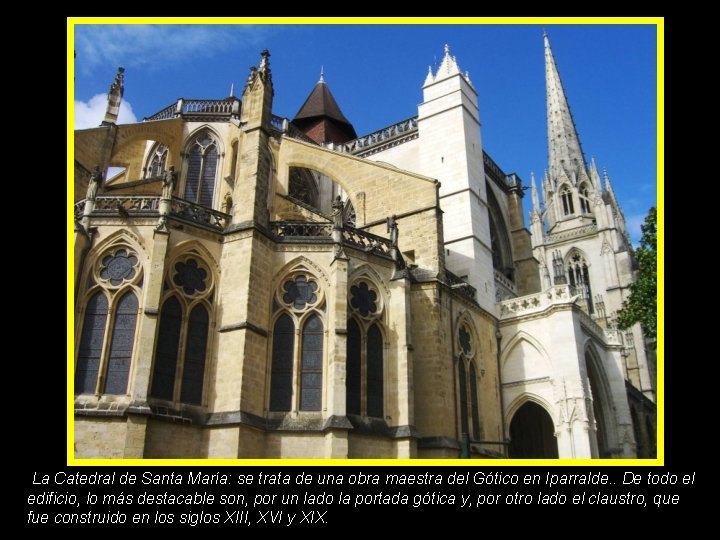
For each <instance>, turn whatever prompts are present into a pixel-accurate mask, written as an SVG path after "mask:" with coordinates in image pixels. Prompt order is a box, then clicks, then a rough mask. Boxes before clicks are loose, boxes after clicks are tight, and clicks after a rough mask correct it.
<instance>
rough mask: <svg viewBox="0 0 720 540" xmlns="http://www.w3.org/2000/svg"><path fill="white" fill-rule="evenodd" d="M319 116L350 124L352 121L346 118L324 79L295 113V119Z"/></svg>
mask: <svg viewBox="0 0 720 540" xmlns="http://www.w3.org/2000/svg"><path fill="white" fill-rule="evenodd" d="M319 116H325V117H327V118H332V119H333V120H337V121H338V122H342V123H343V124H348V125H351V124H350V121H349V120H348V119H347V118H345V115H344V114H343V113H342V111H341V110H340V107H339V105H338V104H337V101H335V98H334V97H333V95H332V92H330V88H328V85H327V84H325V81H323V80H322V79H321V80H320V81H319V82H318V83H317V84H316V85H315V88H313V90H312V92H310V95H309V96H308V98H307V99H306V100H305V103H303V106H302V107H300V110H299V111H298V112H297V114H296V115H295V118H294V120H301V119H303V118H316V117H319Z"/></svg>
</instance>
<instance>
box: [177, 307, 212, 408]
mask: <svg viewBox="0 0 720 540" xmlns="http://www.w3.org/2000/svg"><path fill="white" fill-rule="evenodd" d="M209 322H210V319H209V317H208V312H207V309H205V306H203V305H201V304H198V305H197V306H195V307H194V308H193V310H192V311H191V312H190V318H189V319H188V330H187V341H186V345H185V362H184V364H183V375H182V389H181V391H180V401H182V402H184V403H194V404H195V405H200V404H201V403H202V391H203V380H204V378H205V351H206V349H207V338H208V324H209Z"/></svg>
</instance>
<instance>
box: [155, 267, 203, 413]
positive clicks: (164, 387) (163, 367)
mask: <svg viewBox="0 0 720 540" xmlns="http://www.w3.org/2000/svg"><path fill="white" fill-rule="evenodd" d="M164 288H165V291H166V292H165V294H166V298H165V301H164V302H163V304H162V308H161V310H160V322H159V324H158V333H157V341H156V345H155V362H154V365H153V376H152V385H151V387H150V396H151V397H154V398H157V399H164V400H167V401H180V402H182V403H189V404H193V405H202V403H203V387H204V383H205V365H206V358H207V354H208V339H209V333H210V313H211V312H210V309H209V305H210V303H211V302H212V294H213V283H212V276H211V274H210V271H209V270H208V269H207V267H206V266H205V265H204V263H203V262H202V261H201V260H199V259H196V258H194V257H193V256H186V257H183V258H181V259H180V260H178V261H176V263H175V264H174V265H172V267H171V270H170V272H169V273H168V275H167V276H166V278H165V287H164Z"/></svg>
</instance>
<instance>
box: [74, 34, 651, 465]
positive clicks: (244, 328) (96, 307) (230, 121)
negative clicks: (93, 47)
mask: <svg viewBox="0 0 720 540" xmlns="http://www.w3.org/2000/svg"><path fill="white" fill-rule="evenodd" d="M545 55H546V79H547V80H546V90H547V115H548V141H549V155H550V162H549V164H548V166H547V167H548V168H547V172H546V174H545V176H544V177H543V178H542V179H541V180H540V181H539V187H538V186H537V185H536V182H535V179H532V181H531V183H530V186H526V185H524V184H523V181H522V179H521V178H520V177H519V176H518V175H517V174H512V173H506V172H504V170H503V169H502V168H501V167H500V165H498V164H497V163H495V162H494V161H493V159H492V158H491V157H490V156H489V155H488V154H487V153H485V152H484V151H483V145H482V138H481V130H480V114H479V108H478V101H477V93H476V91H475V89H474V87H473V84H472V82H471V80H470V78H469V75H468V74H467V73H465V74H463V73H462V71H461V70H460V67H459V65H458V60H457V59H456V58H455V57H454V56H452V55H451V54H450V50H449V48H448V47H447V46H446V47H445V54H444V57H443V59H442V62H441V64H440V66H439V68H437V70H432V69H430V70H429V72H428V74H427V78H426V79H425V82H424V84H423V86H422V90H423V102H422V103H421V104H420V105H419V107H418V115H417V116H415V117H413V118H409V119H405V120H402V121H400V122H397V123H395V124H393V125H391V126H388V127H386V128H383V129H380V130H378V131H376V132H374V133H371V134H368V135H363V136H360V137H358V136H357V134H356V133H355V130H354V128H353V126H352V123H351V121H350V120H349V119H347V118H346V117H345V116H344V115H343V113H342V111H341V108H340V106H339V105H338V103H337V102H336V101H335V99H334V97H333V95H332V93H331V92H330V89H329V86H328V85H327V84H326V83H325V81H324V80H323V78H322V77H321V79H320V81H319V82H318V83H317V85H316V86H315V87H314V88H313V89H312V91H311V93H310V95H309V96H308V98H307V100H306V101H305V103H304V104H302V106H301V107H300V109H299V111H298V113H297V114H296V115H295V117H294V118H293V119H289V118H282V117H279V116H276V115H274V114H273V111H272V102H273V78H272V71H271V66H270V54H269V53H268V52H267V51H263V53H262V54H261V57H260V61H259V65H258V66H257V67H256V68H252V69H251V71H250V74H249V77H248V79H247V83H246V84H245V87H244V90H243V92H242V96H241V97H239V98H237V97H234V96H231V97H228V98H225V99H219V100H185V99H180V100H178V101H177V102H175V103H172V104H171V105H170V106H168V107H166V108H164V109H162V110H160V111H159V112H158V113H156V114H154V115H152V116H150V117H148V118H145V119H144V121H142V122H138V123H134V124H127V125H118V124H117V114H118V110H119V106H120V103H121V100H122V95H123V89H124V82H123V70H122V68H121V69H120V70H119V72H118V75H117V77H116V79H115V81H114V82H113V84H112V86H111V88H110V92H109V94H108V106H107V112H106V115H105V119H104V121H103V122H102V124H101V125H100V126H99V127H97V128H93V129H85V130H79V131H76V132H75V153H74V157H75V162H74V163H75V177H74V193H75V201H76V202H75V206H74V223H75V238H74V278H75V298H74V301H75V314H76V315H75V328H76V332H75V341H74V344H75V358H74V371H73V372H72V373H71V374H70V376H71V377H72V378H73V379H74V388H75V397H74V403H75V419H74V436H75V441H74V448H75V456H76V457H78V458H83V457H111V458H196V457H201V458H290V457H294V458H297V457H302V458H305V457H319V458H359V457H363V458H380V457H382V458H388V457H390V458H457V457H471V458H497V457H550V458H552V457H567V458H590V457H592V458H611V457H636V456H637V457H650V456H653V455H654V453H655V447H654V445H655V404H654V401H655V369H654V365H655V361H654V356H653V352H652V346H651V345H652V344H648V343H647V342H646V340H645V339H644V337H643V335H642V332H641V330H640V328H639V327H638V328H634V329H632V331H631V332H621V331H618V330H617V329H616V328H615V326H614V322H613V321H614V314H615V312H616V311H617V310H618V309H619V308H620V306H621V304H622V301H623V300H624V299H625V298H627V296H628V294H629V292H628V286H629V284H630V283H631V282H632V281H633V277H634V272H635V270H636V269H635V267H634V264H635V263H634V259H633V253H632V247H631V245H630V242H629V240H628V235H627V232H626V229H625V222H624V218H623V214H622V211H621V210H620V206H619V204H618V202H617V200H616V199H615V196H614V194H613V190H612V186H611V183H610V178H609V176H608V175H607V173H605V172H603V173H602V174H601V173H600V172H599V171H598V168H597V166H596V165H595V163H594V162H591V163H589V164H588V163H587V162H586V160H585V157H584V155H583V152H582V150H581V147H580V143H579V138H578V134H577V131H576V128H575V124H574V122H573V119H572V116H571V113H570V109H569V106H568V102H567V98H566V96H565V93H564V91H563V88H562V85H561V82H560V77H559V75H558V70H557V68H556V65H555V60H554V58H553V54H552V51H551V49H550V45H549V42H548V39H547V36H546V37H545ZM610 158H611V157H610ZM539 165H542V164H539ZM111 167H112V168H119V169H120V172H118V173H115V174H112V175H108V172H107V171H108V168H111ZM116 170H117V169H116ZM108 176H110V177H108ZM526 190H529V191H530V195H531V197H532V203H533V205H532V206H533V210H532V212H531V213H530V216H529V220H528V222H527V223H526V220H525V216H524V212H523V210H522V201H523V197H524V196H525V194H526ZM541 193H542V198H543V202H542V203H541V201H540V194H541Z"/></svg>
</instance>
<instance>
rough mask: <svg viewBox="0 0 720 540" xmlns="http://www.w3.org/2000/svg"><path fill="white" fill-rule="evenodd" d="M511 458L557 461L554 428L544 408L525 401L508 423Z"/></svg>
mask: <svg viewBox="0 0 720 540" xmlns="http://www.w3.org/2000/svg"><path fill="white" fill-rule="evenodd" d="M509 454H510V457H511V458H515V459H519V458H549V459H557V457H558V446H557V440H556V439H555V426H554V424H553V421H552V418H551V417H550V415H549V414H548V412H547V411H546V410H545V408H544V407H542V406H540V405H538V404H537V403H535V402H534V401H530V400H528V401H526V402H525V403H523V404H522V405H521V406H520V408H519V409H518V410H517V411H516V412H515V414H514V415H513V417H512V420H511V421H510V449H509Z"/></svg>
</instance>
